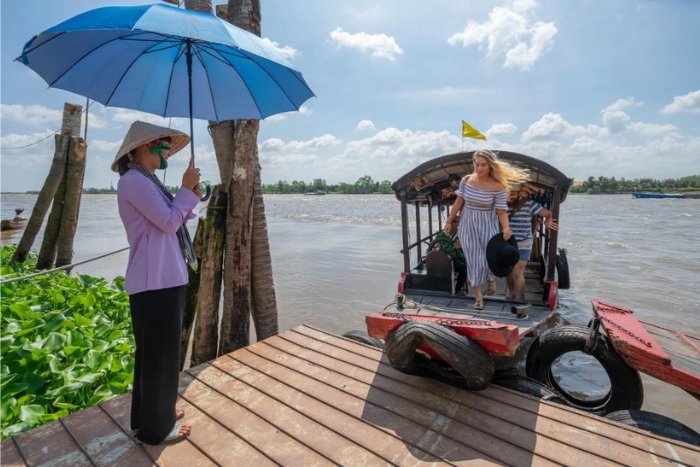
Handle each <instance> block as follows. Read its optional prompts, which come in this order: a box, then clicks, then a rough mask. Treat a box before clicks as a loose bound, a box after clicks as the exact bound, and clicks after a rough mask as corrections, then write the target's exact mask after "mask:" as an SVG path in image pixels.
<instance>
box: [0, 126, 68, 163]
mask: <svg viewBox="0 0 700 467" xmlns="http://www.w3.org/2000/svg"><path fill="white" fill-rule="evenodd" d="M55 133H57V132H56V131H55V130H44V131H41V132H38V133H32V134H28V135H18V134H15V133H10V134H9V135H4V136H3V137H2V138H0V146H1V147H2V148H3V151H9V150H10V149H11V148H18V149H16V150H11V151H10V152H3V161H4V160H5V156H6V155H11V154H19V153H23V152H33V151H36V150H37V148H41V150H45V149H46V148H49V147H53V146H54V139H53V138H51V136H52V135H54V134H55ZM33 143H36V144H33ZM27 145H31V146H27ZM23 146H27V147H26V148H23ZM19 148H21V149H19Z"/></svg>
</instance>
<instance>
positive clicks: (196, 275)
mask: <svg viewBox="0 0 700 467" xmlns="http://www.w3.org/2000/svg"><path fill="white" fill-rule="evenodd" d="M192 246H193V247H194V255H195V256H196V257H197V260H198V261H199V264H200V266H201V265H202V262H201V258H202V250H203V248H204V219H203V218H201V217H200V218H199V219H198V223H197V230H196V232H195V234H194V238H193V239H192ZM200 271H201V269H199V270H198V271H197V272H195V271H193V270H192V268H190V267H188V268H187V274H188V279H187V288H186V289H185V306H184V307H183V311H182V337H181V340H180V369H181V370H184V369H185V359H186V358H187V351H188V350H189V345H190V336H191V335H192V326H193V325H194V321H195V318H196V316H197V301H198V297H199V283H200V280H199V279H200Z"/></svg>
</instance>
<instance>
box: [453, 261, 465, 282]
mask: <svg viewBox="0 0 700 467" xmlns="http://www.w3.org/2000/svg"><path fill="white" fill-rule="evenodd" d="M452 267H453V268H454V269H455V271H457V284H456V285H455V290H462V288H463V287H464V284H465V283H466V282H467V259H466V258H453V259H452Z"/></svg>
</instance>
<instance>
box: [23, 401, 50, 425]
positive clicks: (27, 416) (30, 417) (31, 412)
mask: <svg viewBox="0 0 700 467" xmlns="http://www.w3.org/2000/svg"><path fill="white" fill-rule="evenodd" d="M45 413H46V411H45V410H44V408H43V407H42V406H40V405H36V404H30V405H25V406H22V407H20V408H19V419H20V420H22V421H23V422H24V423H26V424H27V425H29V426H37V425H39V424H40V423H41V416H42V415H44V414H45Z"/></svg>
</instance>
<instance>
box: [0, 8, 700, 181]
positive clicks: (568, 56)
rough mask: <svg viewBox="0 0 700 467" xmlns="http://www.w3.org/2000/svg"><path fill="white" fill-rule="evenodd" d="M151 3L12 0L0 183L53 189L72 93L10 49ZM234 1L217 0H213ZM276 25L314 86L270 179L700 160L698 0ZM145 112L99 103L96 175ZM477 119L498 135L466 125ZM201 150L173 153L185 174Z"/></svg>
mask: <svg viewBox="0 0 700 467" xmlns="http://www.w3.org/2000/svg"><path fill="white" fill-rule="evenodd" d="M146 3H153V1H151V2H148V1H139V0H111V1H108V0H71V1H70V2H63V1H61V2H57V1H55V0H21V1H20V0H2V2H1V4H0V19H1V29H0V36H1V41H0V42H1V52H0V53H1V56H0V74H1V76H0V78H1V81H0V87H1V98H0V100H1V104H2V112H1V120H0V135H1V144H0V157H1V170H2V175H1V186H0V188H1V189H2V191H4V192H8V191H20V192H24V191H28V190H38V189H40V188H41V186H42V184H43V182H44V180H45V178H46V175H47V174H48V171H49V167H50V165H51V160H52V157H53V152H54V142H53V138H51V137H49V138H47V139H45V140H44V141H42V142H40V143H38V144H33V145H31V146H28V147H26V148H23V149H13V148H20V147H22V146H25V145H28V144H31V143H34V142H36V141H39V140H41V139H43V138H46V137H47V136H50V135H52V134H53V133H54V132H55V131H56V130H58V129H59V128H60V126H61V113H62V109H63V103H64V102H71V103H76V104H80V105H83V106H84V105H85V98H84V97H82V96H78V95H76V94H72V93H69V92H66V91H62V90H59V89H53V88H48V86H47V84H46V83H45V82H44V81H43V80H42V79H41V78H40V77H39V76H38V75H36V74H35V73H34V72H33V71H32V70H30V69H29V68H27V67H25V66H24V65H22V64H21V63H19V62H16V61H14V59H15V58H16V57H17V56H19V55H20V53H21V51H22V48H23V46H24V44H25V43H26V42H27V41H28V40H29V39H30V38H32V37H33V36H34V35H35V34H38V33H39V32H41V31H43V30H45V29H48V28H49V27H51V26H53V25H55V24H58V23H60V22H62V21H64V20H66V19H68V18H70V17H72V16H74V15H76V14H79V13H81V12H83V11H86V10H89V9H92V8H97V7H100V6H106V5H135V4H146ZM218 3H223V2H221V1H216V0H215V1H214V4H218ZM261 8H262V37H263V38H265V40H267V41H270V43H271V44H272V45H274V46H275V47H277V48H278V49H279V50H280V51H281V52H282V53H283V54H284V55H285V56H286V57H287V58H288V59H289V60H290V61H291V62H292V63H293V64H294V66H295V67H296V68H297V69H298V70H300V71H301V72H302V74H303V76H304V78H305V79H306V81H307V83H308V84H309V86H310V87H311V89H312V90H313V91H314V94H315V95H316V97H312V98H311V99H309V100H308V101H306V103H304V105H303V106H302V107H301V108H300V110H299V112H288V113H284V114H279V115H275V116H271V117H268V118H267V119H265V120H264V121H262V122H261V125H260V133H259V135H258V146H259V153H260V162H261V166H262V178H263V183H274V182H276V181H278V180H286V181H288V182H290V183H291V182H292V181H294V180H303V181H306V182H311V181H312V180H313V179H315V178H322V179H325V180H326V182H327V183H338V182H349V183H354V182H355V181H356V180H357V179H358V178H360V177H362V176H364V175H369V176H371V177H372V178H373V179H374V180H378V181H380V180H390V181H392V182H393V181H395V180H397V179H398V178H399V177H401V176H402V175H403V174H405V173H406V172H408V171H409V170H411V169H412V168H413V167H415V166H416V165H418V164H420V163H422V162H424V161H426V160H429V159H432V158H435V157H439V156H442V155H445V154H451V153H454V152H459V151H462V150H464V151H471V150H475V149H481V148H489V149H494V150H508V151H515V152H520V153H523V154H527V155H529V156H533V157H536V158H539V159H542V160H544V161H547V162H549V163H550V164H552V165H554V166H555V167H556V168H558V169H559V170H560V171H562V172H563V173H564V174H566V175H567V176H569V177H572V178H574V179H576V180H583V179H585V178H587V177H589V176H595V177H597V176H601V175H602V176H607V177H612V176H615V177H617V178H621V177H626V178H641V177H652V178H678V177H682V176H687V175H697V174H700V26H699V25H700V2H698V1H695V0H636V1H632V0H616V1H614V2H611V1H609V0H579V1H575V2H566V1H561V0H539V1H535V0H510V1H485V0H478V1H477V0H461V1H453V0H431V1H429V2H428V1H422V2H419V1H414V0H401V1H398V0H382V1H381V2H378V1H376V0H353V1H352V2H348V1H342V2H341V1H317V0H295V1H293V2H292V1H288V0H261ZM136 119H141V120H146V121H150V122H153V123H158V124H162V125H165V126H168V125H171V126H172V127H174V128H178V129H181V130H183V131H188V129H189V124H188V122H187V121H186V120H183V119H172V120H170V119H163V118H161V117H158V116H154V115H149V114H143V113H139V112H135V111H132V110H125V109H119V108H112V107H110V108H105V107H103V106H101V105H100V104H95V105H93V106H91V107H90V114H89V125H88V138H87V142H88V153H87V172H86V176H85V187H96V188H101V187H109V186H110V185H111V184H113V185H114V186H116V182H117V179H118V175H117V174H115V173H114V172H112V171H111V170H110V169H109V166H110V163H111V161H112V159H113V157H114V155H115V153H116V151H117V149H118V148H119V146H120V144H121V140H122V138H123V137H124V135H125V134H126V131H127V129H128V127H129V125H130V124H131V123H132V122H133V121H134V120H136ZM462 120H465V121H467V122H468V123H469V124H471V125H472V126H474V127H475V128H477V129H478V130H480V131H481V132H482V133H484V134H485V135H486V136H487V140H486V141H481V140H475V139H470V138H465V139H462V137H461V121H462ZM194 146H195V153H196V155H197V165H198V166H199V167H200V169H201V171H202V179H203V180H210V181H214V182H218V181H220V178H219V173H218V168H217V165H216V156H215V154H214V149H213V145H212V142H211V137H210V136H209V135H208V132H207V127H206V122H204V121H195V145H194ZM188 153H189V148H188V149H187V150H186V151H183V152H182V153H180V154H178V155H175V156H174V157H173V158H172V159H171V160H170V168H169V169H168V171H167V173H166V184H173V185H174V184H177V183H179V180H180V179H181V174H182V172H183V171H184V168H185V165H186V163H187V159H188V158H187V157H186V154H188Z"/></svg>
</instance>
